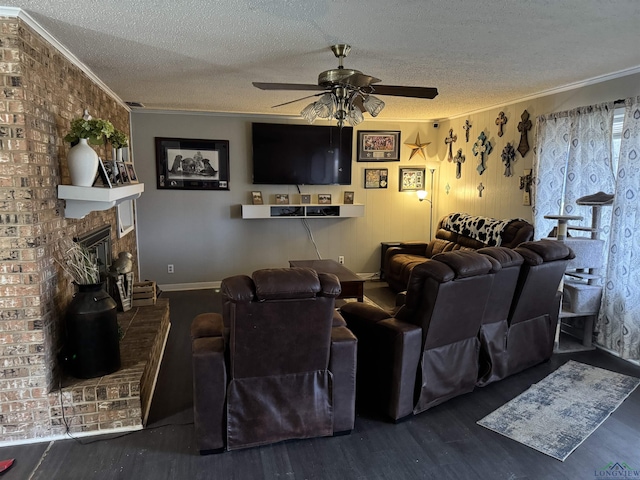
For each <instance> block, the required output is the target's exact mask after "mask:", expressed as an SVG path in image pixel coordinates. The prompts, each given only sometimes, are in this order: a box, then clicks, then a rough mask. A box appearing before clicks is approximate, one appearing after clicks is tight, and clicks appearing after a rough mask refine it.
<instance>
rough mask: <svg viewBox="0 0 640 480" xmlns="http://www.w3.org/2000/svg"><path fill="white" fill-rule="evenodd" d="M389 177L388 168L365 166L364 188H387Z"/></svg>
mask: <svg viewBox="0 0 640 480" xmlns="http://www.w3.org/2000/svg"><path fill="white" fill-rule="evenodd" d="M388 179H389V169H387V168H365V169H364V188H387V184H388Z"/></svg>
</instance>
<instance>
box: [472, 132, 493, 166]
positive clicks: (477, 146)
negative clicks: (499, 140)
mask: <svg viewBox="0 0 640 480" xmlns="http://www.w3.org/2000/svg"><path fill="white" fill-rule="evenodd" d="M491 150H493V145H491V142H490V141H489V140H487V136H486V135H485V134H484V131H482V132H480V135H479V136H478V140H477V141H476V143H474V144H473V154H474V155H475V156H476V157H478V166H477V167H476V170H478V173H479V174H480V175H482V174H483V173H484V171H485V170H486V169H487V168H486V167H485V166H484V160H485V154H486V155H489V154H490V153H491Z"/></svg>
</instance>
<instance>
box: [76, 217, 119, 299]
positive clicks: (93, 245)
mask: <svg viewBox="0 0 640 480" xmlns="http://www.w3.org/2000/svg"><path fill="white" fill-rule="evenodd" d="M73 240H74V241H75V242H76V243H79V244H80V245H82V246H83V247H85V248H86V249H88V250H89V251H90V252H91V253H92V254H93V255H94V256H95V259H96V262H97V264H98V272H99V273H100V280H101V281H103V282H106V287H107V292H110V291H111V285H109V282H110V277H109V268H110V267H111V261H112V257H111V225H104V226H103V227H99V228H96V229H95V230H91V231H90V232H87V233H84V234H82V235H79V236H78V237H76V238H74V239H73Z"/></svg>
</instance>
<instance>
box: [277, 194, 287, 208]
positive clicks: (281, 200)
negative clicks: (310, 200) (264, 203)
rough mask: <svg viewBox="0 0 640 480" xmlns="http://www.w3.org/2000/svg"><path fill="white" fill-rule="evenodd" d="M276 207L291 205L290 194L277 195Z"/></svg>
mask: <svg viewBox="0 0 640 480" xmlns="http://www.w3.org/2000/svg"><path fill="white" fill-rule="evenodd" d="M276 205H289V194H288V193H276Z"/></svg>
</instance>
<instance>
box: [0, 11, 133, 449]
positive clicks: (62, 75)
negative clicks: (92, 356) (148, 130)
mask: <svg viewBox="0 0 640 480" xmlns="http://www.w3.org/2000/svg"><path fill="white" fill-rule="evenodd" d="M0 85H1V87H0V88H1V91H0V292H1V293H0V361H1V362H2V366H1V368H0V429H1V430H0V442H11V441H23V440H29V439H38V438H45V437H52V436H58V435H61V434H63V433H64V427H63V426H61V425H60V422H59V421H53V419H52V414H51V411H50V405H49V401H48V397H49V395H48V394H49V392H51V391H55V389H57V388H58V384H59V379H60V372H59V369H58V367H57V361H56V357H57V354H58V351H59V349H60V347H61V327H62V325H61V322H62V312H64V310H65V308H66V306H67V304H68V303H69V301H70V299H71V297H72V295H73V292H74V288H73V285H72V284H71V282H70V279H68V278H67V277H66V276H64V275H63V273H62V271H61V269H60V268H59V267H58V266H57V264H56V263H55V262H54V260H53V258H54V251H55V248H56V244H57V241H58V239H60V238H61V237H62V236H72V237H73V236H76V235H79V234H82V233H85V232H87V231H90V230H93V229H95V228H97V227H100V226H103V225H105V224H110V225H111V226H112V239H111V240H112V249H113V251H112V255H113V256H114V258H115V257H117V254H118V253H119V252H121V251H129V252H131V253H132V254H133V256H134V259H136V264H135V265H134V271H136V272H137V250H136V239H135V233H134V232H132V233H129V234H128V235H126V236H125V237H123V238H121V239H119V238H117V220H116V209H115V208H112V209H110V210H107V211H102V212H92V213H90V214H89V215H87V216H86V217H85V218H83V219H81V220H73V219H65V218H64V201H62V200H58V198H57V186H58V185H59V184H68V183H70V181H69V174H68V169H67V165H66V155H67V152H68V150H69V147H70V145H69V144H67V143H65V142H64V141H63V137H64V135H65V134H66V131H67V129H68V127H69V123H70V121H71V120H72V119H73V118H76V117H79V116H81V115H82V112H83V110H84V109H85V108H86V109H88V110H89V112H90V113H91V115H93V116H94V117H95V118H104V119H108V120H110V121H111V122H112V123H113V124H114V125H115V127H116V128H118V129H120V130H122V131H124V132H128V131H129V111H128V109H127V108H126V107H125V106H124V105H123V104H122V102H121V101H118V100H116V99H115V98H113V96H111V95H110V93H109V92H107V91H105V90H104V89H103V88H102V87H101V86H100V85H99V84H97V83H96V82H94V81H93V80H92V79H91V78H90V77H89V76H87V75H86V74H85V73H84V72H83V71H82V70H81V69H80V68H78V67H77V66H76V65H75V64H73V63H72V62H70V61H69V60H68V59H67V58H66V57H65V56H64V55H62V54H61V53H60V52H59V51H58V50H57V49H56V48H55V46H54V45H52V44H50V43H48V42H47V41H46V40H45V39H44V38H43V37H42V36H40V35H39V34H38V33H37V32H36V31H35V30H33V29H32V28H31V27H30V26H29V25H27V24H26V23H25V22H24V21H22V20H21V19H19V18H10V17H0ZM98 154H99V155H100V156H101V157H102V158H110V154H109V155H106V151H105V149H104V148H99V149H98Z"/></svg>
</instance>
